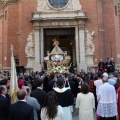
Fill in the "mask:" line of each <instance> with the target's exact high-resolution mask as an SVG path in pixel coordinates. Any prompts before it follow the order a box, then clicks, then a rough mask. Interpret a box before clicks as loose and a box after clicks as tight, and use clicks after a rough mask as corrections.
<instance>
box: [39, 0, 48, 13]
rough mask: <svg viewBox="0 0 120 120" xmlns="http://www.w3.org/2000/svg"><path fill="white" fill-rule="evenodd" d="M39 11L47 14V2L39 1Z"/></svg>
mask: <svg viewBox="0 0 120 120" xmlns="http://www.w3.org/2000/svg"><path fill="white" fill-rule="evenodd" d="M37 3H38V4H37V11H39V12H45V11H46V6H47V0H37Z"/></svg>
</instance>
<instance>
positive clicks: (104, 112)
mask: <svg viewBox="0 0 120 120" xmlns="http://www.w3.org/2000/svg"><path fill="white" fill-rule="evenodd" d="M97 114H98V115H99V116H101V117H113V116H117V115H118V113H117V103H116V102H114V103H98V107H97Z"/></svg>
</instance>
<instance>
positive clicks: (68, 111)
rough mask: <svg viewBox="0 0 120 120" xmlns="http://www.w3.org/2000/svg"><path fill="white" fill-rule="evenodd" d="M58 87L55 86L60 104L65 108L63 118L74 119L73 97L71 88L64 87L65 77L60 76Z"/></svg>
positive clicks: (65, 119)
mask: <svg viewBox="0 0 120 120" xmlns="http://www.w3.org/2000/svg"><path fill="white" fill-rule="evenodd" d="M57 84H58V87H56V88H53V89H54V92H55V94H56V95H57V98H58V103H59V105H61V106H62V108H63V113H64V114H63V118H64V119H63V120H72V112H73V99H72V93H71V89H70V88H69V87H68V88H65V87H64V79H63V78H58V80H57Z"/></svg>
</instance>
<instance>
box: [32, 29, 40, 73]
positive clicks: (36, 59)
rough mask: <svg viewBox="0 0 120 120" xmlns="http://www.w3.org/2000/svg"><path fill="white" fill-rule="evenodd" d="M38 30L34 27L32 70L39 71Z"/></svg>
mask: <svg viewBox="0 0 120 120" xmlns="http://www.w3.org/2000/svg"><path fill="white" fill-rule="evenodd" d="M40 32H41V31H40V30H39V29H35V30H34V33H35V34H34V39H35V64H34V68H33V70H34V71H40V70H41V64H40V56H41V53H40V39H41V38H40Z"/></svg>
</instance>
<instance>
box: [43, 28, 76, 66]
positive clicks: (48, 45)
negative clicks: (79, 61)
mask: <svg viewBox="0 0 120 120" xmlns="http://www.w3.org/2000/svg"><path fill="white" fill-rule="evenodd" d="M54 39H57V40H58V41H59V47H60V48H61V49H62V51H66V52H67V54H68V55H69V56H71V62H72V63H73V64H72V66H71V67H73V66H74V65H75V63H76V50H75V48H76V47H75V28H52V29H44V56H47V52H51V51H52V50H53V48H54V45H53V43H54ZM44 65H45V64H44ZM45 66H46V65H45Z"/></svg>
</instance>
